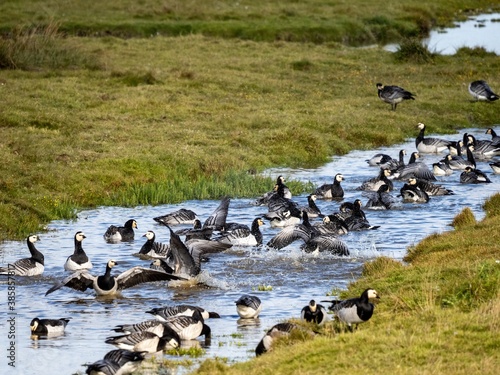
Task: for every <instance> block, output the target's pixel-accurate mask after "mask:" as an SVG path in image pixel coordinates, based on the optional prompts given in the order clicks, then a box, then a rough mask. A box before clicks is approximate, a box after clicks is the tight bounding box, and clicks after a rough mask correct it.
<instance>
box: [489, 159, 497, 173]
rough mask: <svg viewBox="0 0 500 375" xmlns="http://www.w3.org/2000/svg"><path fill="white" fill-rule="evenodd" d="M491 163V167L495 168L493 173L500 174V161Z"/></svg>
mask: <svg viewBox="0 0 500 375" xmlns="http://www.w3.org/2000/svg"><path fill="white" fill-rule="evenodd" d="M489 165H490V167H491V169H492V170H493V173H495V174H500V161H496V162H494V163H490V164H489Z"/></svg>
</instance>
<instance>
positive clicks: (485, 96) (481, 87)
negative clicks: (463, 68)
mask: <svg viewBox="0 0 500 375" xmlns="http://www.w3.org/2000/svg"><path fill="white" fill-rule="evenodd" d="M469 93H470V94H471V95H472V97H473V98H474V99H475V100H476V101H486V102H493V101H495V100H498V98H500V97H499V96H498V95H497V94H495V93H494V92H493V90H491V87H490V86H489V85H488V84H487V83H486V81H483V80H478V81H473V82H471V83H469Z"/></svg>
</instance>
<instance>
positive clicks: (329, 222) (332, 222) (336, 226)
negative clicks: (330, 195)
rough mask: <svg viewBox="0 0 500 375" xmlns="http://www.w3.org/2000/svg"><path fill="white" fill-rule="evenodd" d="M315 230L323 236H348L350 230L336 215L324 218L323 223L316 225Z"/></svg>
mask: <svg viewBox="0 0 500 375" xmlns="http://www.w3.org/2000/svg"><path fill="white" fill-rule="evenodd" d="M314 228H315V230H316V231H317V232H319V233H321V234H331V235H336V236H340V235H343V234H347V233H348V232H349V228H348V227H347V224H346V223H345V221H344V220H343V219H341V218H339V217H338V216H337V215H335V214H334V215H326V216H325V217H323V219H322V220H321V222H319V223H315V224H314Z"/></svg>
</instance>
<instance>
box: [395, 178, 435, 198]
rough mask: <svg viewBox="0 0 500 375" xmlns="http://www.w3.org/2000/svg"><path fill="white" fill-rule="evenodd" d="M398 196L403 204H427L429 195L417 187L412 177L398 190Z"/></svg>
mask: <svg viewBox="0 0 500 375" xmlns="http://www.w3.org/2000/svg"><path fill="white" fill-rule="evenodd" d="M400 195H401V197H402V198H403V202H404V203H427V202H429V199H430V198H429V194H427V193H426V192H425V191H424V190H422V189H421V188H420V187H419V186H418V185H417V179H416V178H414V177H412V178H410V179H409V180H408V183H406V184H404V185H403V187H402V188H401V190H400Z"/></svg>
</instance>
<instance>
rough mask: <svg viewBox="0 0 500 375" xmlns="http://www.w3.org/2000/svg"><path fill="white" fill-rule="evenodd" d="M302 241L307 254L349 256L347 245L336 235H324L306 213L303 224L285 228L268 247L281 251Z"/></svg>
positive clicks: (271, 240) (302, 246)
mask: <svg viewBox="0 0 500 375" xmlns="http://www.w3.org/2000/svg"><path fill="white" fill-rule="evenodd" d="M297 240H302V241H303V244H302V245H301V247H300V248H301V250H303V251H304V252H306V253H312V252H315V251H318V252H325V251H326V252H330V253H332V254H334V255H340V256H347V255H349V249H348V248H347V245H346V244H345V243H344V242H343V241H341V240H339V239H338V238H337V237H336V235H334V234H331V233H322V232H321V231H320V230H319V229H318V228H317V227H315V226H313V225H311V223H310V222H309V217H308V215H307V213H306V212H303V213H302V223H300V224H298V225H295V226H293V227H285V228H283V229H282V230H281V231H280V232H279V233H277V234H276V235H275V236H274V237H273V238H271V239H270V240H269V242H268V243H267V246H268V247H269V248H274V249H276V250H280V249H282V248H284V247H286V246H288V245H290V244H291V243H293V242H295V241H297Z"/></svg>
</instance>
